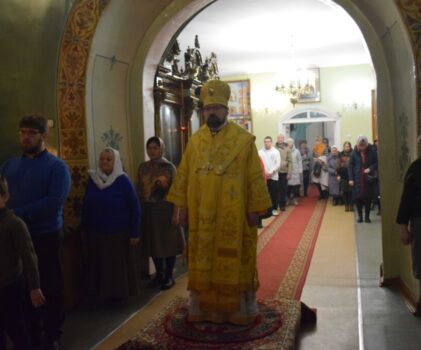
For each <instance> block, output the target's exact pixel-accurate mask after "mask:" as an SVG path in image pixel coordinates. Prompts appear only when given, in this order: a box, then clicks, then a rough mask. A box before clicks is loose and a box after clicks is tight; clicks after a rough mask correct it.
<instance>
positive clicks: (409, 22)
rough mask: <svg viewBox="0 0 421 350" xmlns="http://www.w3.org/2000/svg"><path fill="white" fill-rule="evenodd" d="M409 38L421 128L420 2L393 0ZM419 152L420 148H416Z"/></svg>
mask: <svg viewBox="0 0 421 350" xmlns="http://www.w3.org/2000/svg"><path fill="white" fill-rule="evenodd" d="M395 1H396V4H397V7H398V9H399V11H400V13H401V16H402V18H403V21H404V23H405V26H406V29H407V30H408V34H409V38H410V40H411V46H412V51H413V54H414V58H415V64H416V66H417V70H416V75H417V127H418V134H419V132H420V128H421V120H420V118H421V25H420V24H421V2H420V1H419V0H395ZM418 154H421V148H419V149H418Z"/></svg>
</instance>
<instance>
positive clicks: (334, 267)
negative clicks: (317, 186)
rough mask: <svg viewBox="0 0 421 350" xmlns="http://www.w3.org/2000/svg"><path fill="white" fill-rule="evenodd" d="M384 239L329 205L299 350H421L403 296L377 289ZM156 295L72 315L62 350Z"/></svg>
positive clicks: (108, 328) (418, 327)
mask: <svg viewBox="0 0 421 350" xmlns="http://www.w3.org/2000/svg"><path fill="white" fill-rule="evenodd" d="M380 239H381V237H380V219H379V217H376V216H373V222H372V223H371V224H356V223H355V222H354V217H353V214H352V213H344V212H343V208H341V207H332V206H331V205H330V204H329V205H328V207H327V210H326V213H325V217H324V220H323V224H322V227H321V230H320V235H319V239H318V242H317V245H316V249H315V252H314V256H313V261H312V265H311V268H310V271H309V275H308V278H307V281H306V285H305V288H304V290H303V295H302V300H303V301H304V302H305V303H307V304H308V305H309V306H311V307H316V308H317V309H318V323H317V325H316V326H315V327H312V328H305V329H303V330H302V332H301V334H300V336H299V339H298V341H297V348H298V349H301V350H318V349H324V350H325V349H327V350H329V349H332V350H348V349H349V350H354V349H359V348H360V345H362V347H361V348H360V349H361V350H362V349H368V350H377V349H378V350H394V349H396V350H412V349H414V350H415V349H418V350H419V349H421V319H420V318H416V317H414V316H412V315H411V314H410V313H409V312H408V310H407V308H406V307H405V305H404V302H403V301H402V299H401V298H400V297H399V295H397V294H396V293H395V292H393V291H391V290H389V289H387V288H380V287H379V266H380V262H381V241H380ZM356 257H358V265H357V264H356V261H357V258H356ZM357 267H358V269H357ZM177 271H178V273H181V272H183V271H184V270H183V267H178V269H177ZM357 272H358V273H359V277H360V279H359V280H358V278H357ZM358 287H359V288H358ZM155 293H156V292H155V291H151V290H146V289H145V290H144V293H143V294H142V296H141V297H140V298H137V299H135V300H132V301H131V302H130V303H128V304H127V305H125V306H123V307H118V308H117V307H113V308H112V307H107V306H95V307H87V306H84V307H80V308H78V309H77V310H74V311H73V312H72V313H70V314H69V315H68V318H67V320H66V324H65V328H64V334H63V339H62V343H63V346H64V349H65V350H82V349H90V348H93V347H94V346H95V344H97V343H98V342H99V341H100V340H101V339H103V338H105V337H106V336H107V335H109V334H110V333H111V332H113V330H114V329H116V328H117V327H118V326H119V325H120V324H121V323H123V322H124V321H125V320H126V319H128V318H129V317H130V316H131V315H132V314H133V313H134V312H136V311H137V310H139V308H141V307H142V306H144V305H145V304H147V303H148V302H149V301H150V300H151V299H152V298H153V296H154V294H155ZM165 293H170V291H168V292H165ZM359 294H360V296H361V298H358V295H359ZM359 305H360V306H361V307H360V308H359ZM359 311H360V313H359ZM361 329H362V337H361V336H360V333H361V332H360V330H361Z"/></svg>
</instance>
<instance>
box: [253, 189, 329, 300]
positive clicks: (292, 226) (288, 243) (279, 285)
mask: <svg viewBox="0 0 421 350" xmlns="http://www.w3.org/2000/svg"><path fill="white" fill-rule="evenodd" d="M311 192H312V191H311ZM311 192H310V193H311ZM325 208H326V201H319V200H317V197H315V195H313V194H312V193H311V196H310V197H307V198H300V202H299V205H298V206H297V207H288V209H287V211H286V212H282V213H281V214H280V215H279V216H278V217H276V218H275V219H274V220H273V221H272V222H271V223H270V224H269V226H268V227H266V228H265V229H264V231H263V232H262V233H261V234H260V236H259V241H258V256H257V268H258V273H259V280H260V288H259V290H258V292H257V296H258V298H261V299H272V298H276V299H279V298H286V299H296V300H299V299H300V296H301V292H302V290H303V287H304V282H305V279H306V276H307V272H308V269H309V267H310V262H311V257H312V255H313V250H314V246H315V244H316V241H317V236H318V233H319V228H320V224H321V222H322V218H323V214H324V211H325Z"/></svg>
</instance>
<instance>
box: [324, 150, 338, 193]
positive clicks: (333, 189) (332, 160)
mask: <svg viewBox="0 0 421 350" xmlns="http://www.w3.org/2000/svg"><path fill="white" fill-rule="evenodd" d="M338 163H339V156H333V155H332V154H330V155H329V156H328V157H327V171H328V173H329V194H330V195H331V196H339V195H340V192H339V180H338V173H337V169H338Z"/></svg>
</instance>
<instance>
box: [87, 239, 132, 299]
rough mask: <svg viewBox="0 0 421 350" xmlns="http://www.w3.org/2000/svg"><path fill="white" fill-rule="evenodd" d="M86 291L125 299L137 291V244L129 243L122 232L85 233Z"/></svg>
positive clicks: (106, 296) (101, 295)
mask: <svg viewBox="0 0 421 350" xmlns="http://www.w3.org/2000/svg"><path fill="white" fill-rule="evenodd" d="M86 238H87V248H88V252H87V253H88V271H87V278H88V281H87V282H88V286H87V288H88V294H90V295H97V296H100V297H105V298H127V297H129V296H134V295H137V294H138V293H139V286H140V284H139V279H140V271H139V264H138V257H139V253H138V249H139V248H138V247H132V246H130V244H129V235H128V233H125V232H117V233H112V234H100V233H93V232H89V233H88V234H87V237H86Z"/></svg>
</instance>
